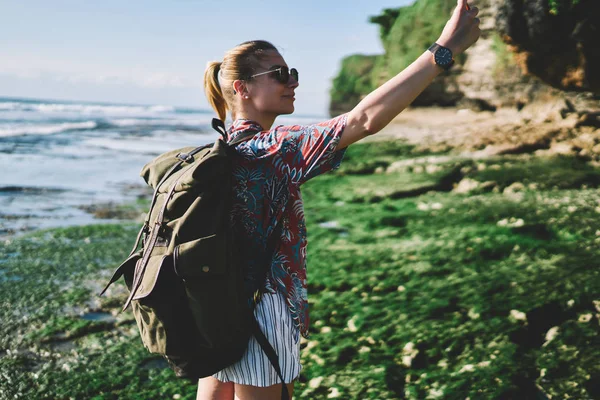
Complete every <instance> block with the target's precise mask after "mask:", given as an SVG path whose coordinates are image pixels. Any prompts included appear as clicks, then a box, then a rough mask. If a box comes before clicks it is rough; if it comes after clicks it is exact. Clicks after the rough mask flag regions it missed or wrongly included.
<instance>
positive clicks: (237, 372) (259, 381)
mask: <svg viewBox="0 0 600 400" xmlns="http://www.w3.org/2000/svg"><path fill="white" fill-rule="evenodd" d="M254 315H255V316H256V320H257V321H258V325H259V326H260V329H261V330H262V332H263V333H264V334H265V336H266V338H267V340H268V341H269V343H271V345H272V346H273V348H274V349H275V352H276V353H277V355H278V357H279V366H280V368H281V374H282V376H283V379H284V381H285V383H291V382H292V381H293V380H294V379H296V378H297V377H298V375H299V374H300V371H301V370H302V366H301V365H300V332H299V330H298V328H297V327H295V326H294V323H293V321H292V317H291V316H290V313H289V311H288V308H287V305H286V302H285V299H284V298H283V296H281V295H280V294H269V293H265V294H264V295H263V297H262V300H261V302H260V303H259V304H258V306H257V307H256V309H255V310H254ZM213 377H214V378H216V379H218V380H219V381H221V382H235V383H238V384H241V385H252V386H260V387H266V386H272V385H276V384H278V383H281V380H280V379H279V377H278V376H277V372H275V369H274V368H273V366H272V365H271V362H270V361H269V359H268V358H267V356H266V354H265V352H264V351H263V350H262V349H261V347H260V345H259V344H258V342H257V341H256V338H254V337H252V338H251V339H250V342H249V343H248V348H247V349H246V352H245V353H244V355H243V356H242V359H241V360H239V361H238V362H236V363H235V364H232V365H230V366H229V367H227V368H225V369H223V370H221V371H219V372H217V373H216V374H214V375H213Z"/></svg>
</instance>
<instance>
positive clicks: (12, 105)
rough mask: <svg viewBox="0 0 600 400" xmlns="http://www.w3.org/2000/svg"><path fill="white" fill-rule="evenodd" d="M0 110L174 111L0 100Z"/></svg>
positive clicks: (162, 108) (151, 112)
mask: <svg viewBox="0 0 600 400" xmlns="http://www.w3.org/2000/svg"><path fill="white" fill-rule="evenodd" d="M0 111H34V112H40V113H46V114H52V113H65V112H73V113H78V114H88V115H89V114H103V115H154V114H164V113H172V112H175V111H176V110H175V107H172V106H163V105H155V106H133V105H132V106H126V105H102V104H66V103H29V102H16V101H5V102H0Z"/></svg>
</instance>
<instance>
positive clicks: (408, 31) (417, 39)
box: [330, 0, 456, 114]
mask: <svg viewBox="0 0 600 400" xmlns="http://www.w3.org/2000/svg"><path fill="white" fill-rule="evenodd" d="M455 6H456V1H454V0H418V1H416V2H415V3H414V4H412V5H410V6H407V7H401V8H398V9H385V10H383V11H382V13H381V14H380V15H377V16H373V17H371V18H370V19H369V20H370V22H372V23H375V24H377V25H379V27H380V29H379V32H380V38H381V41H382V44H383V47H384V49H385V54H383V55H378V56H360V55H352V56H349V57H346V58H345V59H344V60H343V61H342V65H341V69H340V73H339V75H338V76H337V77H336V78H335V79H334V81H333V87H332V89H331V106H330V110H331V112H332V114H336V113H339V112H340V111H342V110H348V109H349V108H352V107H353V106H355V105H356V104H357V103H358V102H359V101H360V99H361V98H362V97H363V96H365V95H366V94H368V93H369V92H371V91H372V90H374V89H375V88H377V87H378V86H379V85H381V84H382V83H383V82H385V81H386V80H387V79H389V78H391V77H392V76H394V75H396V74H397V73H399V72H400V71H402V70H403V69H404V68H406V67H407V66H408V65H410V63H412V62H413V61H414V60H416V59H417V58H418V57H419V56H420V55H421V54H422V53H423V52H424V51H425V50H427V48H428V47H429V46H430V45H431V44H432V43H433V42H434V41H435V40H436V39H437V38H438V36H439V35H440V33H441V32H442V29H443V28H444V25H445V24H446V21H447V20H448V18H449V16H450V14H451V13H452V10H453V8H454V7H455Z"/></svg>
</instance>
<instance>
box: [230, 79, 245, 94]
mask: <svg viewBox="0 0 600 400" xmlns="http://www.w3.org/2000/svg"><path fill="white" fill-rule="evenodd" d="M245 91H246V83H245V82H244V81H242V80H240V79H236V80H235V81H233V94H234V95H235V94H238V93H240V94H242V95H243V94H244V93H245Z"/></svg>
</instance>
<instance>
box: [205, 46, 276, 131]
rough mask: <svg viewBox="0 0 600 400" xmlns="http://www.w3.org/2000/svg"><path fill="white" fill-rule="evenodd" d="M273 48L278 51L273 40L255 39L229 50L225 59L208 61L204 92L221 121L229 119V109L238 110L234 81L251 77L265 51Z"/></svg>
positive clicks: (233, 112) (233, 114) (233, 111)
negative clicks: (270, 41)
mask: <svg viewBox="0 0 600 400" xmlns="http://www.w3.org/2000/svg"><path fill="white" fill-rule="evenodd" d="M270 50H274V51H277V49H276V48H275V46H273V45H272V44H271V43H269V42H266V41H264V40H253V41H250V42H244V43H242V44H239V45H237V46H236V47H234V48H233V49H231V50H229V51H228V52H227V53H226V54H225V57H224V59H223V62H219V61H211V62H209V63H208V65H207V66H206V71H205V72H204V92H205V93H206V98H207V99H208V102H209V103H210V105H211V106H212V108H213V109H214V110H215V111H216V112H217V115H218V116H219V118H220V119H221V121H223V122H225V118H227V111H231V113H232V117H235V114H236V110H235V107H236V104H235V95H234V93H233V82H234V81H236V80H238V79H239V80H248V79H250V78H249V77H251V76H252V74H253V73H255V66H257V65H258V63H259V61H260V60H261V59H262V58H263V57H264V56H265V52H266V51H270Z"/></svg>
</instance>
